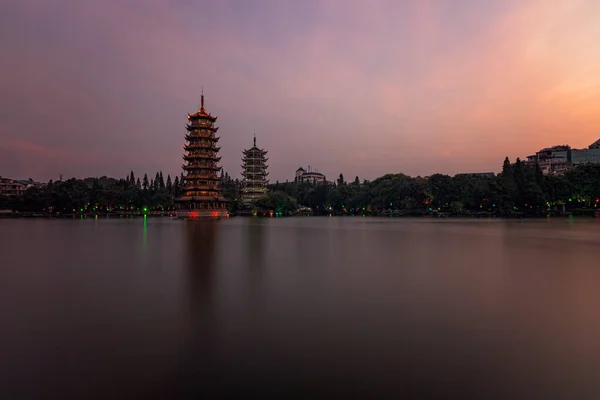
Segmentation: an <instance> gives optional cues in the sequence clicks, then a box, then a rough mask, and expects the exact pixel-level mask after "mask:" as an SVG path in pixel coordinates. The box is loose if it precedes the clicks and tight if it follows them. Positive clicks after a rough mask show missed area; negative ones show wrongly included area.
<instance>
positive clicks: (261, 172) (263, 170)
mask: <svg viewBox="0 0 600 400" xmlns="http://www.w3.org/2000/svg"><path fill="white" fill-rule="evenodd" d="M243 153H244V156H243V158H242V162H243V165H242V177H243V178H244V180H243V186H242V205H243V206H246V207H247V206H250V205H251V204H252V203H253V202H254V201H255V200H256V199H258V198H260V197H262V196H264V195H265V194H267V184H268V183H269V181H268V180H267V176H268V175H269V173H268V172H267V168H268V165H267V160H268V158H267V151H266V150H263V149H259V148H258V147H256V135H255V136H254V145H253V146H252V147H251V148H250V149H248V150H244V151H243Z"/></svg>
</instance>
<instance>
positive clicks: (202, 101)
mask: <svg viewBox="0 0 600 400" xmlns="http://www.w3.org/2000/svg"><path fill="white" fill-rule="evenodd" d="M200 109H201V110H204V86H202V89H201V91H200Z"/></svg>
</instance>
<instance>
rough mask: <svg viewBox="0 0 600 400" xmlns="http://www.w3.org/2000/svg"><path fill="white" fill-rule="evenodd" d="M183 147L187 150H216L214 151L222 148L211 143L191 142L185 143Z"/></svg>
mask: <svg viewBox="0 0 600 400" xmlns="http://www.w3.org/2000/svg"><path fill="white" fill-rule="evenodd" d="M183 149H184V150H185V151H190V150H206V151H214V152H218V151H219V150H221V148H220V147H215V146H213V145H212V144H209V143H189V144H185V145H183Z"/></svg>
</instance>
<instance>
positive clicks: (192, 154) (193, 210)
mask: <svg viewBox="0 0 600 400" xmlns="http://www.w3.org/2000/svg"><path fill="white" fill-rule="evenodd" d="M200 104H201V105H200V109H199V110H198V111H197V112H195V113H194V114H188V117H187V118H188V121H189V124H188V125H187V126H186V129H187V131H188V133H187V134H186V135H185V139H186V144H185V145H184V147H183V148H184V155H183V159H184V161H185V163H184V164H183V165H182V168H183V170H184V177H183V180H184V182H183V193H182V195H181V197H179V198H177V199H175V202H176V208H177V212H176V213H177V217H179V218H202V217H209V218H219V217H228V216H229V213H228V212H227V200H226V199H225V198H224V197H223V195H222V189H221V186H220V180H221V179H220V178H219V177H218V176H217V173H218V172H219V171H220V170H221V168H220V167H219V166H218V162H219V161H220V160H221V157H217V154H218V152H219V147H217V142H218V141H219V138H218V137H217V136H216V135H215V134H216V132H217V130H218V129H219V128H217V127H215V125H214V124H215V122H216V121H217V117H216V116H212V115H211V114H210V113H208V112H206V110H205V109H204V94H202V97H201V103H200Z"/></svg>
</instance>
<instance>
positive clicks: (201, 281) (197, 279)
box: [185, 220, 219, 329]
mask: <svg viewBox="0 0 600 400" xmlns="http://www.w3.org/2000/svg"><path fill="white" fill-rule="evenodd" d="M218 223H219V222H218V221H211V220H206V221H186V222H185V231H186V232H185V233H186V237H185V240H186V244H187V246H186V252H187V265H186V275H187V285H188V290H189V292H188V293H189V321H190V324H191V326H192V327H194V329H197V328H200V327H202V326H205V325H206V323H207V322H208V321H207V320H211V321H212V320H213V319H214V304H213V301H214V299H213V291H214V288H213V280H214V272H215V271H214V268H215V265H214V263H215V247H216V240H217V239H216V235H217V228H218Z"/></svg>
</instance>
